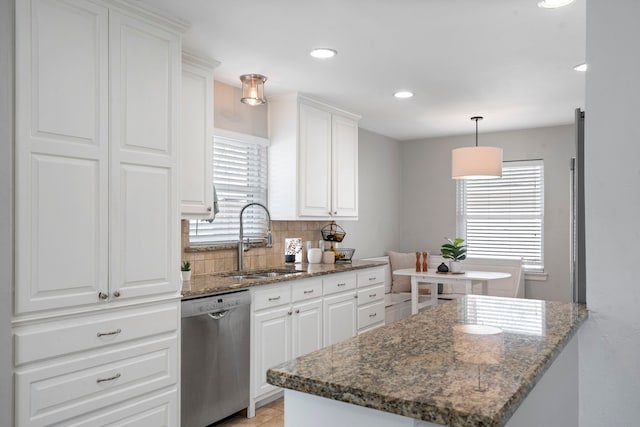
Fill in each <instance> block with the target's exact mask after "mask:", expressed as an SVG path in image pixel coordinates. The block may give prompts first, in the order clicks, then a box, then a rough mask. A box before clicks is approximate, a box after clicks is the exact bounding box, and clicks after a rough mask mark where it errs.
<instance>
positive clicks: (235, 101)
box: [213, 81, 269, 138]
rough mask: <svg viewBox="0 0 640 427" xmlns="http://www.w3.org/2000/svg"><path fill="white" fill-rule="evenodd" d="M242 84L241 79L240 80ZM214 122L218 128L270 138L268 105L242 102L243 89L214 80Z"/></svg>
mask: <svg viewBox="0 0 640 427" xmlns="http://www.w3.org/2000/svg"><path fill="white" fill-rule="evenodd" d="M238 84H240V81H238ZM213 93H214V94H215V95H214V101H213V124H214V126H215V127H216V128H219V129H226V130H230V131H234V132H238V133H244V134H248V135H254V136H260V137H263V138H268V136H269V134H268V123H267V105H268V104H267V105H258V106H254V107H251V106H249V105H246V104H243V103H242V102H240V98H242V89H240V88H239V87H233V86H229V85H227V84H224V83H221V82H218V81H214V82H213Z"/></svg>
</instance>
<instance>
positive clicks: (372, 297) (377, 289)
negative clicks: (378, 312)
mask: <svg viewBox="0 0 640 427" xmlns="http://www.w3.org/2000/svg"><path fill="white" fill-rule="evenodd" d="M383 299H384V285H376V286H370V287H368V288H364V289H358V305H365V304H369V303H370V302H374V301H381V300H383Z"/></svg>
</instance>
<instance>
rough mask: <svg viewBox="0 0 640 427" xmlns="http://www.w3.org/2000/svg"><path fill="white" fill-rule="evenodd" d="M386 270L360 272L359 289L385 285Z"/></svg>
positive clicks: (377, 269)
mask: <svg viewBox="0 0 640 427" xmlns="http://www.w3.org/2000/svg"><path fill="white" fill-rule="evenodd" d="M384 276H385V274H384V268H376V269H370V270H363V271H358V287H359V288H361V287H363V286H369V285H375V284H378V283H384Z"/></svg>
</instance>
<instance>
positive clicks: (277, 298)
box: [269, 295, 280, 301]
mask: <svg viewBox="0 0 640 427" xmlns="http://www.w3.org/2000/svg"><path fill="white" fill-rule="evenodd" d="M279 299H280V296H279V295H278V296H277V297H273V298H269V301H278V300H279Z"/></svg>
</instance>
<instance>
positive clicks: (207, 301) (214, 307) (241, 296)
mask: <svg viewBox="0 0 640 427" xmlns="http://www.w3.org/2000/svg"><path fill="white" fill-rule="evenodd" d="M247 304H251V294H250V293H249V291H247V290H242V291H234V292H228V293H223V294H214V295H209V296H206V297H202V298H196V299H190V300H184V301H182V317H190V316H197V315H200V314H204V313H215V312H218V311H224V310H229V309H232V308H234V307H237V306H240V305H247Z"/></svg>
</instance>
